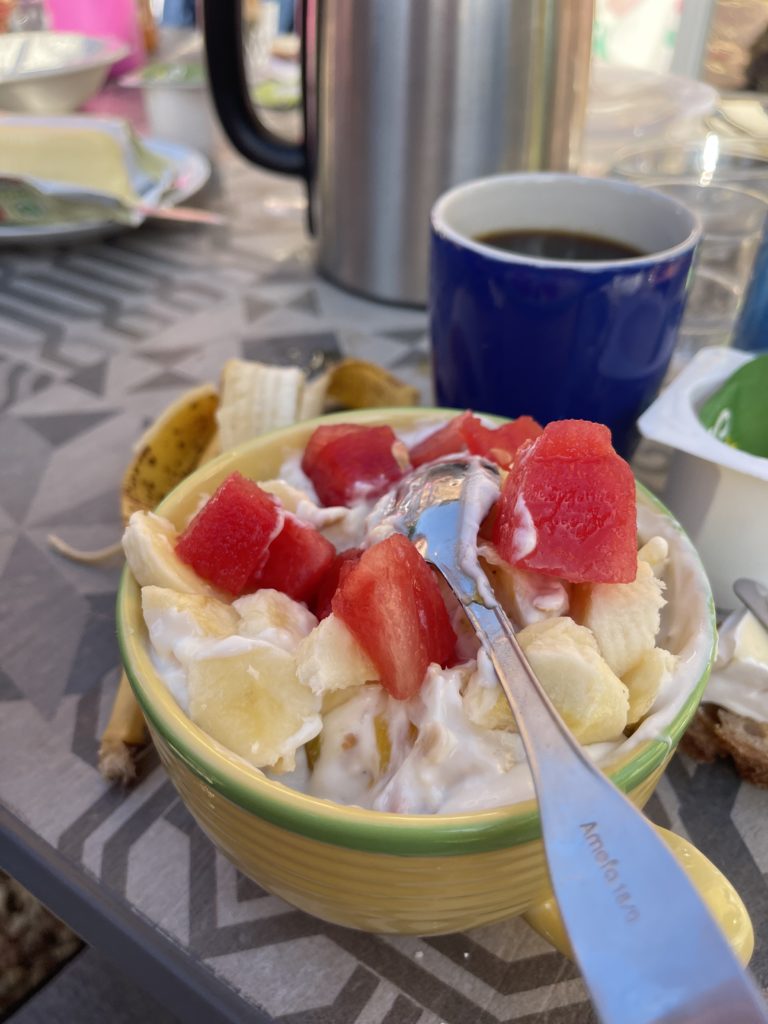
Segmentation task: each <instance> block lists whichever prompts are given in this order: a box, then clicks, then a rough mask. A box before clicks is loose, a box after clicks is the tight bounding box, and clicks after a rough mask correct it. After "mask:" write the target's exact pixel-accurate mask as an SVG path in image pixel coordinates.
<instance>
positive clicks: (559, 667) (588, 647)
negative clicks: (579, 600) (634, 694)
mask: <svg viewBox="0 0 768 1024" xmlns="http://www.w3.org/2000/svg"><path fill="white" fill-rule="evenodd" d="M517 639H518V642H519V643H520V646H521V647H522V649H523V651H524V653H525V656H526V657H527V658H528V660H529V661H530V663H531V667H532V668H533V670H534V672H535V673H536V674H537V676H538V677H539V679H540V680H541V683H542V686H543V687H544V689H545V690H546V691H547V694H548V696H549V698H550V700H551V701H552V703H553V704H554V705H555V707H556V708H557V710H558V711H559V712H560V714H561V715H562V717H563V720H564V721H565V723H566V725H567V726H568V727H569V729H571V731H572V732H573V734H574V736H575V737H576V739H577V740H579V741H580V742H581V743H597V742H599V741H601V740H612V739H615V738H616V737H617V736H620V735H621V733H622V732H623V730H624V728H625V726H626V724H627V710H628V706H629V699H628V693H627V687H626V686H625V685H624V683H622V681H621V680H620V679H619V678H618V677H617V676H616V675H615V674H614V673H613V672H612V671H611V669H610V668H609V666H608V665H607V664H606V662H605V661H604V660H603V658H602V657H601V656H600V651H599V650H598V646H597V643H596V642H595V638H594V637H593V636H592V634H591V633H590V631H589V630H588V629H586V628H585V627H584V626H579V625H577V624H576V623H575V622H574V621H573V619H569V618H556V619H545V620H544V621H543V622H536V623H534V624H533V625H530V626H526V628H525V629H523V630H521V631H520V632H519V633H518V634H517Z"/></svg>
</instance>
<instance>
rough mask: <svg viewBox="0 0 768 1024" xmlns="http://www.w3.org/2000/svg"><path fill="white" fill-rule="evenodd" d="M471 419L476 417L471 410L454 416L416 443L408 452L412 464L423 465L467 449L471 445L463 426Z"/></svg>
mask: <svg viewBox="0 0 768 1024" xmlns="http://www.w3.org/2000/svg"><path fill="white" fill-rule="evenodd" d="M470 419H475V417H474V416H473V415H472V413H471V412H463V413H461V415H459V416H454V417H453V419H452V420H449V421H448V422H447V423H446V424H445V426H444V427H440V429H439V430H436V431H435V432H434V433H432V434H428V435H427V436H426V437H425V438H424V440H423V441H419V443H418V444H415V445H414V446H413V448H411V450H410V452H409V453H408V455H409V457H410V460H411V465H412V466H423V465H424V463H425V462H433V461H434V460H435V459H442V458H444V457H445V456H446V455H454V454H455V453H456V452H465V451H467V450H468V448H469V445H468V444H467V438H466V437H465V436H464V429H463V428H464V424H465V423H466V421H467V420H470ZM477 422H478V423H479V422H480V421H479V420H478V421H477Z"/></svg>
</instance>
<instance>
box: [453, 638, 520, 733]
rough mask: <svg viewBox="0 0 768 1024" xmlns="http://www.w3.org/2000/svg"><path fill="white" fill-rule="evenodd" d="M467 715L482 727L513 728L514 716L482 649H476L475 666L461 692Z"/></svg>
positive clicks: (471, 720)
mask: <svg viewBox="0 0 768 1024" xmlns="http://www.w3.org/2000/svg"><path fill="white" fill-rule="evenodd" d="M462 699H463V702H464V710H465V711H466V714H467V718H468V719H469V720H470V722H473V723H474V724H475V725H479V726H481V727H482V728H483V729H514V728H515V719H514V716H513V715H512V712H511V711H510V708H509V704H508V703H507V698H506V697H505V696H504V693H503V691H502V689H501V687H500V686H499V681H498V679H497V678H496V672H495V671H494V668H493V665H491V662H490V659H489V658H488V655H487V654H486V653H485V651H484V650H483V649H482V648H481V649H480V650H479V651H478V652H477V668H476V670H475V671H474V672H473V673H472V675H471V676H470V677H469V680H468V682H467V685H466V687H465V689H464V693H463V694H462Z"/></svg>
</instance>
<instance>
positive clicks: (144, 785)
mask: <svg viewBox="0 0 768 1024" xmlns="http://www.w3.org/2000/svg"><path fill="white" fill-rule="evenodd" d="M201 201H204V202H205V203H206V204H207V205H209V206H210V207H211V208H213V209H217V210H221V211H222V212H224V213H225V214H227V215H228V217H229V221H228V226H226V227H224V228H221V229H215V230H210V229H195V228H184V229H177V228H173V227H169V226H168V225H163V226H149V225H147V226H145V227H143V228H142V229H140V230H139V231H136V232H134V233H132V234H124V235H121V236H119V237H116V238H113V239H111V240H105V241H102V242H99V243H92V244H88V245H83V246H80V247H76V248H71V249H59V250H50V251H47V250H41V251H34V252H33V251H26V252H24V251H13V252H12V251H2V252H0V709H1V711H0V829H1V830H0V865H2V866H4V867H6V868H7V869H8V870H10V871H11V872H12V873H13V874H15V875H16V876H17V877H18V878H19V879H20V880H21V881H22V882H23V883H24V884H26V885H27V886H28V887H29V888H31V889H32V890H33V891H34V892H35V893H36V894H37V895H38V896H40V898H42V899H43V900H44V901H45V902H47V903H48V904H49V905H50V906H51V907H52V909H54V911H56V912H58V913H59V914H60V915H61V916H63V917H64V918H66V919H67V920H68V921H69V923H71V924H72V926H73V927H74V928H76V929H77V930H78V931H79V932H80V933H81V934H82V935H83V937H84V938H85V939H86V940H87V941H88V942H90V943H91V944H93V945H95V946H97V947H99V948H100V949H101V950H102V951H103V952H104V953H105V954H106V955H108V956H109V957H111V958H113V959H114V960H115V961H116V962H117V963H118V964H119V965H120V966H121V967H122V969H123V970H124V971H126V972H127V973H128V974H129V975H131V976H132V977H133V978H134V979H135V981H136V983H137V984H139V985H143V986H145V987H147V988H148V989H149V990H151V991H152V992H154V994H155V995H157V996H158V997H159V998H160V999H161V1000H163V1001H164V1002H165V1003H166V1004H167V1005H168V1006H169V1007H170V1008H171V1009H172V1010H173V1011H174V1012H175V1013H176V1014H177V1015H178V1016H179V1017H180V1018H181V1019H205V1020H207V1021H211V1022H217V1021H250V1020H254V1021H264V1020H272V1019H274V1020H279V1021H281V1022H283V1024H289V1022H290V1024H321V1022H333V1024H347V1022H348V1024H353V1022H354V1024H384V1022H386V1024H417V1022H418V1024H437V1022H438V1021H445V1022H451V1024H463V1022H468V1021H472V1022H473V1024H496V1022H501V1021H516V1022H517V1024H523V1022H528V1024H533V1022H536V1024H577V1022H578V1024H586V1022H589V1021H592V1020H593V1019H594V1018H593V1016H592V1013H591V1010H590V1009H589V1004H588V1002H587V1000H586V996H585V992H584V989H583V986H582V984H581V982H580V980H579V979H578V976H577V973H576V971H575V970H574V968H573V967H572V966H571V965H570V964H569V963H568V962H567V961H566V960H564V959H563V958H562V957H561V956H560V955H559V954H557V953H554V952H552V950H551V949H550V948H549V947H547V946H546V945H545V944H544V943H543V941H542V940H540V939H539V938H538V937H537V936H535V935H534V934H533V933H532V932H530V931H529V930H528V928H527V927H526V926H525V925H524V924H523V923H522V922H520V921H511V922H508V923H505V924H502V925H497V926H494V927H487V928H481V929H478V930H476V931H473V932H471V933H469V934H465V935H454V936H448V937H443V938H431V939H424V940H422V939H417V938H383V937H374V936H370V935H364V934H359V933H356V932H351V931H347V930H344V929H342V928H338V927H332V926H328V925H325V924H323V923H322V922H319V921H317V920H314V919H313V918H311V917H308V916H306V915H305V914H302V913H299V912H298V911H296V910H294V909H292V908H291V907H290V906H288V905H287V904H285V903H283V902H282V901H281V900H279V899H277V898H275V897H273V896H270V895H269V894H268V893H266V892H263V891H262V890H261V889H259V888H258V887H257V886H256V885H254V884H253V883H252V882H250V881H248V880H246V879H245V878H243V877H240V876H239V875H238V874H237V872H236V871H235V870H234V868H232V867H231V866H230V865H229V864H228V863H227V862H226V861H225V860H224V859H223V858H221V857H219V856H218V855H217V854H216V853H215V851H214V849H213V847H212V846H211V845H210V843H209V842H208V841H207V840H206V838H205V837H204V836H203V834H202V833H201V832H200V831H199V830H198V829H197V827H196V826H195V824H194V823H193V821H192V820H191V818H190V817H189V815H188V814H187V812H186V810H185V809H184V807H183V806H182V804H181V803H180V801H179V799H178V798H177V796H176V794H175V791H174V790H173V788H172V787H171V784H170V783H169V781H168V780H167V778H166V776H165V775H164V773H163V771H162V769H161V768H160V767H159V765H158V762H157V759H156V757H155V755H154V753H153V752H152V751H151V750H149V751H147V753H146V755H145V756H144V758H143V760H142V762H141V766H140V781H139V784H138V785H137V786H136V788H135V789H134V790H133V791H131V792H130V793H128V794H125V793H123V792H120V791H118V790H116V789H114V788H110V787H109V786H107V785H106V784H105V783H104V782H103V780H102V779H101V778H100V776H99V774H98V772H97V770H96V751H97V737H98V734H99V729H100V727H101V726H102V725H103V723H104V721H105V717H106V715H107V714H108V711H109V707H110V702H111V700H112V696H113V693H114V690H115V686H116V683H117V678H118V655H117V648H116V643H115V628H114V609H113V605H114V597H115V588H116V584H117V578H118V571H119V570H118V567H117V566H115V567H110V568H88V567H83V566H79V565H74V564H72V563H70V562H67V561H65V560H63V559H61V558H59V557H58V556H57V555H55V554H53V553H52V552H51V551H50V550H49V548H48V546H47V543H46V537H47V535H48V534H49V533H50V532H55V533H57V534H59V535H61V536H63V537H64V538H65V539H66V540H68V541H70V542H71V543H72V544H75V545H77V546H80V547H98V546H100V545H103V544H107V543H109V542H111V541H112V540H114V539H115V538H116V537H117V535H118V533H119V529H120V526H119V517H118V507H117V488H118V483H119V480H120V476H121V473H122V470H123V468H124V465H125V462H126V458H127V456H128V453H129V449H130V446H131V444H132V442H133V440H134V439H135V438H136V437H137V436H138V435H139V433H140V432H141V430H142V427H143V426H144V425H145V424H146V423H147V422H148V420H149V419H150V418H151V417H153V416H154V415H155V414H156V413H157V412H158V411H159V410H161V409H162V408H163V407H164V406H165V405H167V404H168V402H169V401H171V400H172V399H173V398H174V397H175V396H176V395H177V394H178V393H179V391H180V390H182V389H184V388H187V387H189V386H190V385H191V384H193V383H195V382H197V381H201V380H207V379H216V377H217V375H218V371H219V368H220V366H221V363H222V361H223V360H224V359H225V358H227V357H228V356H232V355H238V356H244V357H252V358H257V359H262V360H266V361H276V362H281V363H282V362H298V363H307V362H309V361H311V360H313V359H316V358H317V355H318V353H327V354H336V353H343V354H345V355H354V356H360V357H362V358H365V359H370V360H374V361H377V362H379V363H381V364H383V365H385V366H387V367H390V368H393V369H394V370H395V372H397V373H399V374H400V375H402V376H404V377H406V378H408V379H410V380H412V381H414V382H416V383H417V384H418V385H419V386H420V387H421V388H422V390H423V392H424V393H425V394H426V392H427V391H428V377H427V372H426V371H427V362H426V361H427V341H426V335H425V320H424V315H423V314H422V313H420V312H415V311H412V310H401V309H396V308H392V307H386V306H377V305H372V304H369V303H366V302H364V301H362V300H360V299H357V298H354V297H352V296H349V295H347V294H345V293H343V292H341V291H339V290H338V289H336V288H334V287H333V286H331V285H330V284H328V283H327V282H325V281H322V280H320V279H319V278H318V277H317V276H316V274H315V273H314V271H313V269H312V251H311V246H310V244H309V242H308V240H307V238H306V236H305V234H304V229H303V201H302V196H301V191H300V189H299V187H298V185H296V184H295V183H293V182H289V181H285V180H282V179H278V178H275V177H273V176H269V175H266V174H262V173H259V172H257V171H255V170H253V169H252V168H250V167H246V166H245V165H244V164H243V163H242V162H241V161H240V160H239V159H238V158H236V157H235V156H234V155H232V154H231V153H227V154H224V156H223V157H222V161H221V163H220V166H219V169H218V173H217V174H216V176H215V180H214V181H213V183H212V184H211V186H209V188H208V189H207V191H206V193H205V194H204V196H203V197H202V198H201ZM767 810H768V793H766V792H761V791H759V790H757V789H754V788H751V787H750V786H747V785H741V784H740V783H739V781H738V779H737V778H736V777H735V775H734V774H733V773H732V771H731V770H730V769H729V768H728V767H727V766H725V765H714V766H697V765H694V764H692V763H691V762H688V761H686V760H684V759H682V758H680V757H678V758H676V759H675V760H674V762H673V763H672V765H671V767H670V769H669V771H668V773H667V775H666V777H665V779H664V780H663V781H662V783H661V785H660V787H659V790H658V793H657V795H656V796H655V797H654V798H653V800H652V803H651V806H650V811H651V813H652V815H653V816H654V817H655V818H656V820H658V821H660V822H661V823H663V824H666V825H668V826H670V827H671V828H673V829H675V830H676V831H679V832H681V833H682V834H684V835H686V836H689V837H690V838H691V839H692V840H693V841H694V842H695V843H696V844H697V845H698V846H699V847H700V848H701V849H702V850H703V851H704V852H705V853H707V854H708V855H709V856H710V857H711V858H712V860H714V861H715V863H717V864H718V865H720V866H721V867H723V868H724V869H726V870H727V872H728V874H729V876H730V877H731V879H732V880H733V881H734V883H735V884H736V885H737V887H738V888H739V889H740V891H741V892H742V894H743V896H744V898H745V901H746V903H747V905H748V907H749V909H750V911H751V913H752V915H753V919H754V922H755V925H756V929H757V949H756V953H755V957H754V960H753V967H754V970H755V971H756V973H757V976H758V978H759V980H760V982H761V984H762V985H763V986H765V985H766V984H768V887H767V886H766V872H767V871H768V814H766V811H767Z"/></svg>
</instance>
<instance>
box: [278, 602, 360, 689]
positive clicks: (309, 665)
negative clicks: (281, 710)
mask: <svg viewBox="0 0 768 1024" xmlns="http://www.w3.org/2000/svg"><path fill="white" fill-rule="evenodd" d="M296 659H297V666H296V671H297V673H298V677H299V679H300V680H301V681H302V683H304V685H305V686H308V687H309V689H310V690H311V691H312V692H313V693H318V694H325V693H331V692H333V691H334V690H344V689H346V688H347V687H348V686H359V685H361V684H363V683H366V682H370V681H372V680H375V679H378V678H379V673H378V672H377V671H376V667H375V665H374V664H373V662H372V661H371V659H370V658H369V657H368V655H367V654H366V653H365V652H364V651H363V649H362V647H361V646H360V644H359V643H358V642H357V640H356V639H355V638H354V636H353V635H352V633H350V631H349V630H348V629H347V627H346V626H345V625H344V623H343V622H342V621H341V619H338V618H337V617H336V616H335V615H333V614H331V615H329V616H328V617H327V618H325V619H323V621H322V622H321V623H320V625H319V626H318V627H317V629H315V630H313V631H312V632H311V633H310V634H309V636H308V637H306V638H305V639H304V640H302V641H301V643H300V644H299V648H298V650H297V652H296Z"/></svg>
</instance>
